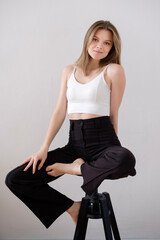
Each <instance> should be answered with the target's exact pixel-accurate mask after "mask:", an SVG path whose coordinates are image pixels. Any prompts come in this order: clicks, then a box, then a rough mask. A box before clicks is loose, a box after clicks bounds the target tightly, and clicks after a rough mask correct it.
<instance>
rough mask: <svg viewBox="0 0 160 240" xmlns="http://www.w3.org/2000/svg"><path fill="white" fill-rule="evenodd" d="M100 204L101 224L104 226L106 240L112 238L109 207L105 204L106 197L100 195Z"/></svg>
mask: <svg viewBox="0 0 160 240" xmlns="http://www.w3.org/2000/svg"><path fill="white" fill-rule="evenodd" d="M100 205H101V212H102V219H103V226H104V232H105V236H106V240H113V238H112V231H111V227H110V218H109V208H108V206H107V200H106V197H105V196H103V195H102V196H101V199H100Z"/></svg>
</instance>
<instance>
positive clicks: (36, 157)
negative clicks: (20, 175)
mask: <svg viewBox="0 0 160 240" xmlns="http://www.w3.org/2000/svg"><path fill="white" fill-rule="evenodd" d="M47 153H48V151H47V150H44V149H40V150H39V151H38V152H36V153H34V154H33V155H32V156H30V157H29V158H27V159H26V160H25V161H24V162H23V163H21V164H20V165H19V167H20V166H22V165H24V164H25V163H27V162H28V165H27V166H26V167H25V169H24V170H23V171H27V170H28V168H29V167H30V166H31V165H33V170H32V173H33V174H34V173H35V172H36V166H37V163H38V161H40V164H39V166H38V170H40V169H41V168H42V166H43V164H44V162H45V161H46V158H47Z"/></svg>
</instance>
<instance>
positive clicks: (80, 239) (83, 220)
mask: <svg viewBox="0 0 160 240" xmlns="http://www.w3.org/2000/svg"><path fill="white" fill-rule="evenodd" d="M88 203H89V198H88V197H84V198H82V203H81V207H80V211H79V216H78V222H77V226H76V230H75V234H74V238H73V239H74V240H85V236H86V230H87V224H88V218H87V210H88Z"/></svg>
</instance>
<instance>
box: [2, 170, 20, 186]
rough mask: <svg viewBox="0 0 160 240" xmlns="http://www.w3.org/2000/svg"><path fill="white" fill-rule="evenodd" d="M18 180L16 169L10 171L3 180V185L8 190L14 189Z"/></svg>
mask: <svg viewBox="0 0 160 240" xmlns="http://www.w3.org/2000/svg"><path fill="white" fill-rule="evenodd" d="M17 180H18V174H17V168H16V169H13V170H12V171H10V172H9V173H8V174H7V175H6V178H5V184H6V186H7V187H8V188H9V189H14V188H15V186H16V184H17Z"/></svg>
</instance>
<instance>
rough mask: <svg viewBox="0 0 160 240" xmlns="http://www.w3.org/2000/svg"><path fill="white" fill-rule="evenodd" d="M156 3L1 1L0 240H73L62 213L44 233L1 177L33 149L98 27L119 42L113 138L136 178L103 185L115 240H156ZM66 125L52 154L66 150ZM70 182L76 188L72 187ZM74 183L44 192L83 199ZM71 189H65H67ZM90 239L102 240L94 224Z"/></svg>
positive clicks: (159, 223) (159, 217) (159, 4)
mask: <svg viewBox="0 0 160 240" xmlns="http://www.w3.org/2000/svg"><path fill="white" fill-rule="evenodd" d="M159 11H160V1H159V0H134V1H131V0H112V1H109V0H98V1H97V0H81V1H74V0H68V1H65V0H55V1H54V0H0V113H1V117H0V123H1V124H0V138H1V140H0V141H1V142H0V148H1V154H0V156H1V174H0V180H1V181H0V189H1V194H0V206H1V214H0V239H1V240H2V239H21V240H22V239H65V240H66V239H72V237H73V234H74V229H75V226H74V224H73V223H72V220H71V218H70V216H69V215H68V214H67V213H64V214H63V215H62V216H61V217H60V218H58V219H57V220H56V222H55V223H54V224H53V225H52V226H51V227H50V228H49V229H48V230H47V229H45V227H44V226H43V225H42V224H41V222H40V221H39V220H38V219H37V218H36V217H35V216H34V215H33V213H32V212H31V211H30V210H29V209H28V208H27V207H26V206H25V205H24V204H23V203H22V202H21V201H20V200H19V199H18V198H16V197H15V196H14V195H13V194H12V193H11V192H10V191H9V190H8V188H7V187H6V186H5V184H4V180H5V176H6V174H7V172H9V171H10V170H11V169H13V168H14V167H16V166H17V165H18V164H19V163H21V162H22V161H24V160H25V159H26V158H27V157H28V156H30V155H31V154H32V153H33V152H35V151H37V150H38V149H39V147H40V146H41V144H42V142H43V139H44V137H45V134H46V131H47V128H48V124H49V121H50V117H51V115H52V112H53V110H54V107H55V105H56V101H57V97H58V94H59V87H60V79H61V73H62V69H63V67H64V66H65V65H68V64H72V63H73V62H74V61H75V60H76V59H77V58H78V57H79V55H80V53H81V50H82V44H83V38H84V35H85V33H86V31H87V29H88V28H89V27H90V25H91V24H92V23H93V22H95V21H97V20H109V21H111V22H112V23H113V24H114V25H115V26H116V27H117V29H118V31H119V33H120V36H121V39H122V65H123V67H124V69H125V73H126V89H125V93H124V97H123V101H122V104H121V106H120V110H119V129H118V136H119V139H120V141H121V144H122V145H123V146H124V147H126V148H128V149H130V150H131V151H132V152H133V153H134V155H135V157H136V159H137V165H136V169H137V175H136V176H135V177H128V178H125V179H120V180H114V181H107V180H106V181H104V182H103V183H102V185H101V186H100V188H99V191H108V192H109V193H110V195H111V198H112V203H113V206H114V210H115V214H116V217H117V221H118V226H119V229H120V233H121V236H122V239H160V192H159V191H160V190H159V189H160V181H159V176H160V161H159V134H160V132H159V122H160V113H159V107H158V105H159V102H160V99H159V87H160V83H159V81H160V71H159V65H160V62H159V56H160V31H159V29H160V14H159ZM68 126H69V120H68V116H66V119H65V122H64V124H63V126H62V128H61V129H60V131H59V133H58V135H57V136H56V138H55V140H54V141H53V143H52V144H51V147H50V149H53V148H56V147H58V146H64V144H66V143H67V140H68ZM73 181H74V186H73V184H72V183H73ZM81 184H82V178H80V177H76V176H69V175H68V176H64V177H62V178H60V179H58V180H57V181H56V182H54V183H51V186H54V187H55V188H56V189H58V190H59V191H61V192H63V193H64V194H66V195H67V196H69V197H71V198H72V199H74V200H79V199H81V197H82V196H84V192H83V191H82V189H81V188H80V186H81ZM71 185H72V188H71V187H70V186H71ZM87 237H88V239H95V240H101V239H104V231H103V226H102V222H101V220H89V225H88V230H87Z"/></svg>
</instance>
